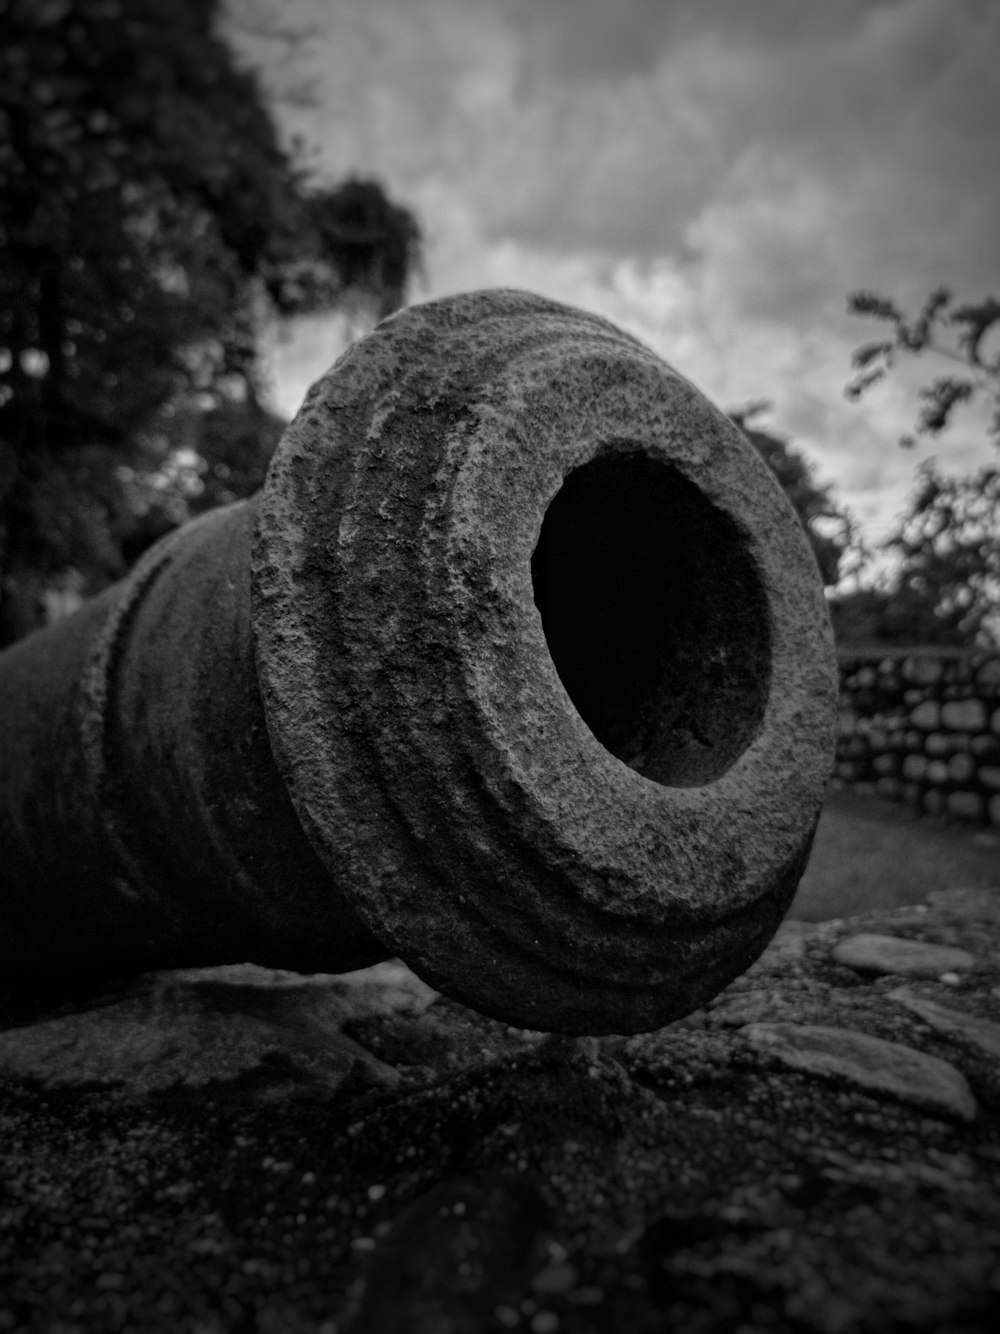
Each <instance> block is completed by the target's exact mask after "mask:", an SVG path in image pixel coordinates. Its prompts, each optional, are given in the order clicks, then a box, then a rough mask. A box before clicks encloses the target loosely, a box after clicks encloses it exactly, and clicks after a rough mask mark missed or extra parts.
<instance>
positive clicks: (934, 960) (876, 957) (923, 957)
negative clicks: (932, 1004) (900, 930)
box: [831, 932, 976, 977]
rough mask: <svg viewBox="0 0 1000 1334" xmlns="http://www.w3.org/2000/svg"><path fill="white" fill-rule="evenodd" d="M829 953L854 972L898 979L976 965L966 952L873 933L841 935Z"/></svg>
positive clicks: (924, 975) (963, 970)
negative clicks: (886, 975) (890, 974)
mask: <svg viewBox="0 0 1000 1334" xmlns="http://www.w3.org/2000/svg"><path fill="white" fill-rule="evenodd" d="M831 953H832V956H833V958H834V959H835V960H836V962H837V963H839V964H843V965H844V966H845V967H847V968H853V969H854V970H855V971H856V972H859V973H876V974H885V973H898V974H900V976H902V977H938V976H940V974H941V973H945V972H948V971H949V970H951V971H954V972H959V973H965V972H968V971H969V969H970V968H974V967H975V963H976V960H975V958H974V957H973V955H971V954H970V953H969V952H968V951H967V950H960V949H955V948H953V947H952V946H950V945H935V944H932V943H930V942H928V941H924V940H906V939H904V938H903V937H901V936H885V935H878V934H876V933H874V932H859V933H858V934H857V935H851V936H845V937H844V939H843V940H840V941H838V942H837V944H836V945H835V946H834V947H833V950H832V951H831Z"/></svg>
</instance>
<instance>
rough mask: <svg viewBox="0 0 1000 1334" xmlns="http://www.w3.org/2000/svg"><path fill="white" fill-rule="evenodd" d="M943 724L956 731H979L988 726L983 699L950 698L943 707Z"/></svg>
mask: <svg viewBox="0 0 1000 1334" xmlns="http://www.w3.org/2000/svg"><path fill="white" fill-rule="evenodd" d="M941 724H942V726H943V727H949V728H953V729H954V730H955V731H956V732H979V731H981V730H982V728H984V727H985V726H986V706H985V705H984V704H983V701H982V700H981V699H953V700H949V701H948V702H947V704H945V705H944V706H943V707H942V709H941Z"/></svg>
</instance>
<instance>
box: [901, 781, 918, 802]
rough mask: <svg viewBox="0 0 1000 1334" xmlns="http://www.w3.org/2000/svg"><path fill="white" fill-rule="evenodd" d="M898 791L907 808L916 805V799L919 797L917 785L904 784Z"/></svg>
mask: <svg viewBox="0 0 1000 1334" xmlns="http://www.w3.org/2000/svg"><path fill="white" fill-rule="evenodd" d="M899 791H900V796H901V797H902V798H903V800H904V801H905V802H906V803H907V805H908V806H915V805H916V804H917V799H918V797H919V796H920V784H919V783H904V784H903V786H902V787H901V788H900V790H899Z"/></svg>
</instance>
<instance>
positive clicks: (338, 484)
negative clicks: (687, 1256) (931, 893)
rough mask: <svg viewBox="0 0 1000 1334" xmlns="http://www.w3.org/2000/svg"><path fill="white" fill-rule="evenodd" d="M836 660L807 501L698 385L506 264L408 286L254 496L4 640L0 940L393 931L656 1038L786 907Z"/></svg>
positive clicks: (125, 953)
mask: <svg viewBox="0 0 1000 1334" xmlns="http://www.w3.org/2000/svg"><path fill="white" fill-rule="evenodd" d="M836 684H837V677H836V670H835V663H834V657H833V650H832V640H831V635H830V629H829V622H828V617H827V612H826V604H825V600H824V596H823V590H822V587H821V584H820V580H819V576H818V573H817V570H816V567H815V563H814V561H813V557H812V554H811V552H810V549H809V546H808V543H807V541H806V539H805V536H804V534H803V532H802V530H801V528H800V526H799V523H798V521H797V519H796V517H795V514H794V512H793V511H792V509H791V507H790V506H789V504H788V502H787V501H786V499H785V497H784V496H783V494H782V492H781V490H780V488H779V487H778V485H777V484H776V482H775V481H774V479H773V477H772V476H771V474H770V472H769V470H768V469H767V467H766V465H765V464H764V463H763V462H762V461H761V459H760V458H759V457H758V455H757V453H756V451H755V450H754V449H753V447H752V446H751V445H750V444H749V443H748V442H747V440H746V439H745V437H744V436H743V435H742V434H741V433H740V432H739V431H738V430H737V429H736V427H735V426H734V425H733V424H732V423H731V422H730V421H729V420H728V419H727V418H726V417H725V416H724V415H723V414H722V413H721V412H719V411H717V410H716V409H715V408H713V407H712V405H711V404H709V403H708V402H707V401H706V399H705V398H704V397H702V396H701V395H700V394H699V393H698V392H697V391H696V390H695V389H694V388H693V387H692V386H691V385H690V384H689V383H688V382H687V381H686V380H685V379H684V378H683V377H682V376H680V375H679V374H678V373H677V372H676V371H674V370H673V369H671V368H670V367H669V366H668V365H666V364H665V363H664V362H663V361H661V360H660V359H659V358H657V357H656V356H654V355H653V353H651V352H650V351H649V350H648V349H647V348H645V347H643V346H642V345H641V344H640V343H638V342H636V341H635V340H634V339H632V338H631V337H629V336H628V335H626V334H624V333H622V332H621V331H620V330H618V329H616V328H615V327H614V326H612V325H611V324H608V323H607V322H606V321H604V320H602V319H599V318H597V317H596V316H593V315H589V314H585V313H584V312H582V311H578V310H574V309H571V308H568V307H565V306H561V305H557V304H555V303H553V302H550V301H546V300H543V299H541V298H539V297H535V296H531V295H529V294H526V293H521V292H505V291H491V292H480V293H472V294H468V295H464V296H459V297H454V298H449V299H446V300H442V301H436V302H431V303H429V304H427V305H424V306H417V307H413V308H410V309H408V310H405V311H403V312H401V313H400V314H398V315H395V316H393V317H392V318H390V319H389V320H386V321H385V322H384V323H382V324H381V325H379V327H378V328H377V329H376V330H375V331H374V332H373V333H372V334H371V335H370V336H369V337H368V338H366V339H364V340H363V341H362V342H360V343H358V344H357V345H356V346H354V347H353V348H351V349H350V350H349V351H348V352H347V353H345V355H344V356H343V357H341V359H340V360H339V361H338V362H337V364H336V365H335V366H334V367H333V369H332V370H331V371H330V372H329V373H328V374H327V375H326V376H325V377H324V378H323V379H322V380H320V381H319V382H318V383H317V384H316V385H315V386H314V387H313V389H312V390H311V391H310V393H309V395H308V398H307V399H306V402H305V405H304V406H303V408H302V410H301V412H300V413H299V415H298V416H297V418H296V419H295V421H294V422H293V423H292V425H291V426H290V427H289V428H288V429H287V431H286V432H285V435H284V437H283V439H282V442H281V444H280V446H279V448H278V451H277V453H276V455H275V458H274V461H273V463H272V465H271V469H270V471H269V474H268V478H267V481H266V483H265V485H264V488H263V490H262V491H261V492H260V493H259V494H258V495H256V496H255V497H254V498H253V499H251V500H250V501H247V502H243V503H239V504H236V505H233V506H229V507H227V508H225V509H222V510H217V511H214V512H212V513H209V514H207V515H205V516H203V517H202V518H200V519H198V520H196V521H194V522H192V523H190V524H188V525H186V526H185V527H184V528H182V529H179V530H178V531H177V532H175V533H173V534H171V535H170V536H168V537H167V538H166V539H164V540H163V541H162V542H160V543H158V544H157V545H156V546H155V547H152V548H151V549H150V550H149V551H148V552H147V553H146V555H145V556H144V557H143V559H142V560H141V561H140V562H139V564H138V565H137V567H136V568H135V569H134V571H133V572H132V573H131V574H130V575H129V577H128V578H127V579H125V580H123V581H122V582H121V583H119V584H117V585H115V586H114V587H113V588H110V589H108V590H107V591H106V592H104V593H103V594H101V595H100V596H98V597H96V598H95V599H93V600H92V601H91V602H89V603H88V604H86V605H85V606H84V607H83V608H82V609H81V610H80V611H79V612H78V613H77V614H76V615H75V616H73V617H71V618H69V619H68V620H66V621H64V622H62V623H60V624H57V625H55V626H53V627H50V628H48V629H46V630H43V631H41V632H39V633H37V634H35V635H34V636H32V637H31V638H29V639H28V640H26V641H24V642H23V643H22V644H19V645H17V646H15V647H14V648H12V649H10V650H8V651H7V652H6V653H4V654H3V655H0V863H2V869H0V875H2V890H0V932H2V937H0V966H2V967H3V969H4V970H5V973H6V975H7V977H8V978H9V979H12V980H13V981H14V983H15V984H16V983H17V981H18V979H21V980H28V979H35V978H37V977H38V976H39V975H41V974H56V973H58V974H65V975H73V974H84V973H95V972H100V971H102V970H104V971H107V970H122V969H129V970H136V969H145V968H153V967H167V966H179V965H196V964H208V963H220V962H236V961H243V960H253V961H255V962H258V963H263V964H269V965H273V966H277V967H286V968H293V969H301V970H306V971H323V972H340V971H345V970H348V969H352V968H356V967H359V966H361V965H363V964H366V963H369V962H373V961H375V960H376V959H379V958H385V957H388V956H392V955H396V956H400V957H401V958H403V959H404V960H405V961H406V962H407V963H408V964H409V965H410V966H411V967H412V968H413V969H414V970H415V971H416V972H417V973H418V974H419V975H420V976H421V977H423V978H425V979H426V980H427V981H428V982H430V983H431V984H432V985H434V986H436V987H437V988H439V989H440V990H441V991H443V992H445V993H447V994H448V995H450V996H452V997H455V998H456V999H459V1000H461V1001H463V1002H465V1003H467V1004H469V1005H471V1006H473V1007H475V1008H476V1009H478V1010H480V1011H482V1012H484V1013H486V1014H490V1015H494V1016H496V1017H498V1018H500V1019H503V1020H505V1021H507V1022H509V1023H513V1024H516V1025H519V1026H522V1027H529V1028H534V1029H545V1030H551V1031H561V1032H568V1033H595V1034H596V1033H607V1032H619V1033H630V1032H638V1031H642V1030H647V1029H652V1028H656V1027H659V1026H661V1025H663V1024H665V1023H667V1022H668V1021H670V1020H671V1019H674V1018H677V1017H679V1016H680V1015H683V1014H685V1013H688V1012H689V1011H691V1010H693V1009H695V1008H696V1007H697V1006H699V1005H701V1004H703V1003H704V1002H705V1001H706V1000H708V999H709V998H710V997H712V996H713V995H714V994H716V993H717V992H718V991H720V990H721V989H722V988H723V987H724V986H725V985H726V984H727V983H728V982H729V981H730V980H731V979H732V978H733V977H735V976H736V975H738V974H739V973H740V972H742V971H743V970H744V969H746V968H747V967H748V966H749V964H750V963H751V962H752V961H753V960H754V959H755V958H756V957H757V956H758V955H759V954H760V952H761V951H762V950H763V948H764V947H765V945H766V944H767V942H768V940H769V939H770V938H771V936H772V934H773V933H774V931H775V929H776V928H777V925H778V923H779V921H780V919H781V917H782V915H783V914H784V912H785V910H786V909H787V907H788V904H789V902H790V900H791V898H792V895H793V893H794V890H795V887H796V885H797V883H798V880H799V878H800V876H801V873H802V870H803V868H804V866H805V862H806V858H807V856H808V852H809V848H810V845H811V841H812V837H813V832H814V829H815V824H816V820H817V817H818V813H819V809H820V803H821V800H822V795H823V790H824V786H825V782H826V779H827V775H828V772H829V769H830V764H831V757H832V745H833V717H834V710H835V701H836Z"/></svg>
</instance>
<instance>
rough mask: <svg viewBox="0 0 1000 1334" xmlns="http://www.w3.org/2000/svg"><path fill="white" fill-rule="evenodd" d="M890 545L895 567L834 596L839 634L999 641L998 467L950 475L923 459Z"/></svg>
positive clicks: (960, 642)
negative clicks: (874, 581)
mask: <svg viewBox="0 0 1000 1334" xmlns="http://www.w3.org/2000/svg"><path fill="white" fill-rule="evenodd" d="M884 545H885V547H886V549H887V550H889V551H893V552H895V554H896V555H897V556H898V557H899V564H898V566H897V567H896V569H895V570H894V572H893V573H892V574H891V575H890V576H889V577H888V578H887V579H886V580H885V581H884V582H883V584H882V585H881V586H880V587H875V588H866V589H860V590H858V591H856V592H854V593H851V594H849V595H847V596H845V597H843V598H841V599H838V601H837V602H836V603H835V604H834V609H833V611H834V627H835V629H836V631H837V633H838V637H839V638H840V639H841V642H845V643H846V642H850V643H866V642H867V643H871V642H877V643H888V644H950V645H957V646H971V645H973V644H976V643H979V644H996V643H998V642H1000V617H998V611H1000V468H995V467H987V468H982V469H980V470H979V472H977V473H975V474H972V475H969V476H959V477H952V476H948V475H946V474H944V473H942V472H941V471H940V469H939V468H938V467H937V465H936V464H935V463H934V462H929V463H926V464H924V465H923V466H922V467H921V468H920V469H919V471H918V473H917V482H916V486H915V487H914V490H913V492H912V493H911V495H910V498H909V502H908V505H907V509H906V511H905V513H904V514H903V516H902V518H901V519H900V521H899V523H898V524H897V526H896V528H895V530H894V531H893V533H892V534H891V536H890V537H889V538H888V540H887V541H886V543H885V544H884Z"/></svg>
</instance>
